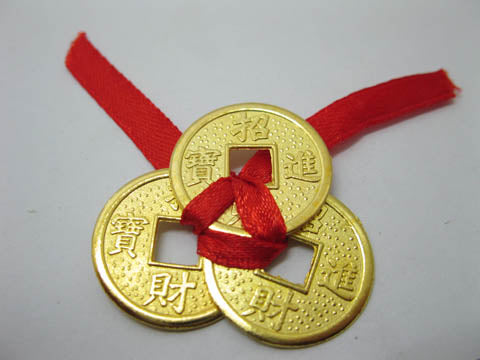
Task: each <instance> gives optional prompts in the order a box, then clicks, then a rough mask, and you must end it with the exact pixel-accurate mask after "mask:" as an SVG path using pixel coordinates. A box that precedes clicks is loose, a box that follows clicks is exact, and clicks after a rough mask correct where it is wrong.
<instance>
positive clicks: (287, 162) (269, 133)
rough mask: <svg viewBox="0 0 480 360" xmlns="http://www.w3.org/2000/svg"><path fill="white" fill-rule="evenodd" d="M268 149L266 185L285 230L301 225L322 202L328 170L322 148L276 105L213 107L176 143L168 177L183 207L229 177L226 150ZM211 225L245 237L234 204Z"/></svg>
mask: <svg viewBox="0 0 480 360" xmlns="http://www.w3.org/2000/svg"><path fill="white" fill-rule="evenodd" d="M242 149H248V150H252V149H253V150H257V149H258V150H268V151H269V152H270V158H271V163H272V181H271V182H270V183H268V184H267V187H268V188H269V189H270V191H271V193H272V195H273V197H274V198H275V200H276V202H277V204H278V207H279V208H280V211H281V213H282V215H283V218H284V219H285V223H286V226H287V232H291V231H293V230H295V229H296V228H298V227H300V226H302V225H303V224H305V223H306V222H307V221H308V220H309V219H310V218H311V217H313V216H314V215H315V213H316V212H317V211H318V209H319V208H320V206H321V205H322V204H323V202H324V201H325V199H326V197H327V195H328V191H329V188H330V183H331V178H332V169H331V159H330V155H329V153H328V150H327V147H326V146H325V144H324V142H323V140H322V139H321V138H320V136H319V135H318V133H317V132H316V131H315V130H314V129H313V128H312V127H311V126H310V125H309V124H308V123H307V122H306V121H305V120H303V119H302V118H300V117H299V116H297V115H295V114H293V113H291V112H289V111H287V110H284V109H281V108H279V107H276V106H271V105H265V104H255V103H247V104H238V105H231V106H227V107H224V108H221V109H218V110H215V111H213V112H211V113H209V114H207V115H205V116H203V117H202V118H200V119H199V120H198V121H196V122H195V123H193V124H192V126H190V127H189V128H188V129H187V131H186V132H185V133H184V134H183V135H182V137H181V138H180V139H179V141H178V142H177V145H176V146H175V149H174V151H173V154H172V158H171V162H170V177H171V179H172V187H173V191H174V192H175V195H176V197H177V199H178V201H179V203H180V205H181V206H182V207H185V206H186V205H187V204H188V203H189V202H190V201H191V200H192V199H193V198H194V197H195V196H197V195H198V194H200V193H201V192H202V191H203V190H205V189H206V188H207V187H208V186H209V185H210V184H211V183H212V182H214V181H216V180H218V179H219V178H221V177H225V176H229V175H230V160H229V159H230V151H231V150H242ZM210 228H211V229H213V230H217V231H223V232H227V233H232V234H236V235H241V236H248V233H247V232H246V231H245V230H244V229H243V228H242V224H241V221H240V218H239V215H238V213H237V211H236V208H235V205H233V206H231V207H230V208H229V209H227V210H226V211H225V213H224V214H222V216H221V217H220V218H219V219H218V221H217V222H215V223H214V224H212V225H211V226H210Z"/></svg>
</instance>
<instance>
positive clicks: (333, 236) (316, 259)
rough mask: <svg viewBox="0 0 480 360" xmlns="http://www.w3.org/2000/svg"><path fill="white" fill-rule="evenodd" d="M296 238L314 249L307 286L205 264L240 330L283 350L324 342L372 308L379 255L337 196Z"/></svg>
mask: <svg viewBox="0 0 480 360" xmlns="http://www.w3.org/2000/svg"><path fill="white" fill-rule="evenodd" d="M291 238H292V239H294V240H297V241H300V242H302V243H305V244H308V245H310V246H312V247H313V248H314V255H313V259H312V262H311V266H310V270H309V272H308V274H307V276H306V278H305V282H304V283H303V284H295V283H291V282H289V281H287V280H285V279H283V278H281V277H277V276H273V275H271V274H269V273H267V272H265V271H264V270H243V269H237V268H228V267H225V266H220V265H217V264H214V263H212V262H211V261H209V260H207V259H205V260H204V261H205V265H204V267H205V270H204V271H205V274H206V279H207V284H208V288H209V290H210V294H211V295H212V297H213V299H214V301H215V303H216V304H217V305H218V306H219V307H220V309H221V310H222V312H223V313H224V314H225V315H226V316H227V317H228V318H229V319H230V320H232V321H233V322H234V323H235V324H236V325H238V326H239V327H240V328H242V329H243V330H245V331H246V332H247V333H248V334H250V335H253V336H254V337H256V338H257V339H259V340H260V341H263V342H265V343H267V344H270V345H274V346H280V347H292V346H293V347H295V346H297V347H298V346H305V345H309V344H313V343H316V342H319V341H321V340H323V339H325V338H327V337H330V336H332V335H334V334H336V333H338V332H339V331H340V330H342V329H343V328H345V327H346V326H347V325H348V324H349V323H350V322H352V321H353V319H354V318H355V317H356V316H357V315H358V314H359V312H360V311H361V310H362V308H363V306H364V305H365V304H366V301H367V298H368V295H369V293H370V288H371V286H372V282H373V256H372V252H371V249H370V245H369V242H368V239H367V235H366V234H365V232H364V230H363V228H362V225H361V223H360V221H359V220H358V219H357V218H356V217H355V215H354V214H352V213H351V212H350V210H348V209H347V208H346V207H345V205H343V204H342V203H340V202H339V201H338V200H336V199H335V198H334V197H332V196H328V198H327V201H326V203H325V204H324V205H323V206H322V208H321V211H320V213H319V214H318V215H317V216H315V217H314V218H313V219H312V220H311V221H310V222H309V223H307V224H306V225H305V226H304V227H303V228H302V229H301V230H300V231H299V232H296V233H294V234H293V235H291Z"/></svg>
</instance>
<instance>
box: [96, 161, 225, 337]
mask: <svg viewBox="0 0 480 360" xmlns="http://www.w3.org/2000/svg"><path fill="white" fill-rule="evenodd" d="M180 216H181V210H180V209H179V206H178V204H177V202H176V200H175V197H174V196H173V192H172V190H171V187H170V180H169V178H168V170H159V171H154V172H151V173H148V174H146V175H143V176H141V177H139V178H137V179H135V180H133V181H131V182H130V183H128V184H127V185H125V186H124V187H122V188H121V189H120V190H119V191H118V192H117V193H116V194H115V195H113V197H112V198H111V199H110V200H109V201H108V202H107V204H106V205H105V207H104V209H103V211H102V212H101V214H100V216H99V218H98V221H97V224H96V226H95V231H94V233H93V239H92V256H93V263H94V266H95V270H96V272H97V275H98V278H99V279H100V282H101V283H102V285H103V287H104V289H105V291H106V292H107V293H108V294H109V295H110V296H111V297H112V299H113V300H114V301H115V302H116V303H117V304H118V305H119V306H120V307H121V308H122V309H124V310H125V311H126V312H127V313H129V314H130V315H132V316H133V317H135V318H136V319H138V320H140V321H143V322H145V323H147V324H149V325H153V326H158V327H162V328H165V329H171V330H188V329H193V328H197V327H200V326H205V325H208V324H210V323H212V322H214V321H216V320H218V319H219V318H220V317H221V312H220V310H219V309H218V308H217V306H216V305H215V304H214V302H213V300H212V298H211V297H210V295H209V292H208V289H207V285H206V283H205V276H204V273H203V271H202V268H203V260H202V259H199V262H198V264H197V265H194V266H188V265H178V264H170V263H161V262H157V261H155V254H154V251H155V239H156V237H157V232H160V231H162V222H179V221H180Z"/></svg>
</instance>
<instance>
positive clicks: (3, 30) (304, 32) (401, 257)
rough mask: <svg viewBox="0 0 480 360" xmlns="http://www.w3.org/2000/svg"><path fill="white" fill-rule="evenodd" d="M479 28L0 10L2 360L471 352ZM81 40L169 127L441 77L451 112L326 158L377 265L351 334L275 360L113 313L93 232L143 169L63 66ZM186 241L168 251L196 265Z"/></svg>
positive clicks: (296, 108)
mask: <svg viewBox="0 0 480 360" xmlns="http://www.w3.org/2000/svg"><path fill="white" fill-rule="evenodd" d="M479 18H480V2H478V1H457V2H455V1H450V2H444V1H419V2H414V1H397V2H388V1H351V2H341V3H340V2H333V1H323V2H320V1H303V2H300V1H298V2H296V3H294V2H289V3H287V2H282V1H241V2H240V1H238V2H229V1H205V2H188V1H158V0H156V1H150V2H133V1H131V2H119V1H103V2H100V1H80V0H77V1H56V2H54V1H30V2H28V1H6V0H3V1H1V2H0V44H1V48H0V65H1V66H0V79H1V80H0V121H1V125H2V127H1V131H0V137H1V138H0V157H1V160H0V166H1V168H0V169H1V174H2V176H1V177H0V191H1V198H2V201H1V206H0V211H1V214H0V215H1V216H0V221H1V227H0V230H1V245H0V248H1V261H0V274H1V278H0V289H1V292H2V295H1V297H0V358H1V359H29V358H36V359H84V358H92V359H95V358H104V359H105V358H112V359H145V358H187V357H191V358H195V359H263V358H267V357H275V358H278V359H286V358H291V357H292V356H294V357H300V356H301V357H302V358H322V359H331V358H334V359H354V358H355V359H372V358H373V359H468V360H472V359H477V358H480V344H479V340H480V310H479V299H480V284H479V275H480V270H479V255H480V241H479V240H480V239H479V237H480V236H479V235H480V234H479V228H480V226H479V222H478V213H479V210H480V206H479V200H480V198H479V186H478V185H479V175H480V167H479V164H480V161H479V160H480V150H479V145H478V143H477V139H478V135H479V132H480V126H479V121H478V116H479V110H480V105H479V103H480V102H479V94H480V77H479V65H480V51H479V34H480V21H479ZM80 30H85V31H87V33H88V35H89V37H90V39H91V40H92V42H93V43H94V44H95V45H96V46H97V47H98V48H99V49H100V50H101V51H102V52H103V54H105V55H106V56H107V57H108V59H109V60H110V61H111V62H112V63H113V64H114V65H115V66H116V67H117V68H118V69H119V70H120V71H121V72H123V73H124V74H125V75H126V76H127V77H128V78H129V79H131V80H132V81H133V83H134V84H135V85H136V86H137V87H138V88H139V89H141V91H143V92H144V93H145V94H146V95H147V96H148V97H149V98H150V99H152V101H153V102H154V103H155V104H156V105H157V106H159V107H160V108H161V109H162V110H163V111H164V112H165V113H166V114H167V115H168V116H170V117H171V118H172V119H173V121H174V122H175V123H176V124H177V125H178V126H179V128H180V129H181V130H185V129H186V128H187V127H188V125H189V124H191V123H192V122H193V121H194V120H195V119H197V118H198V117H199V116H201V115H203V114H204V113H206V112H208V111H210V110H213V109H215V108H218V107H221V106H224V105H228V104H232V103H238V102H245V101H257V102H265V103H271V104H276V105H279V106H282V107H284V108H287V109H290V110H291V111H293V112H296V113H298V114H299V115H301V116H304V117H307V116H309V115H311V114H312V113H314V112H315V111H317V110H318V109H320V108H322V107H324V106H326V105H328V104H329V103H330V102H332V101H334V100H336V99H338V98H341V97H343V96H345V95H347V94H348V93H350V92H352V91H355V90H358V89H361V88H363V87H366V86H371V85H374V84H376V83H379V82H383V81H386V80H389V79H391V78H394V77H399V76H403V75H409V74H413V73H420V72H428V71H433V70H437V69H439V68H441V67H444V68H445V69H447V70H448V71H449V72H450V75H451V77H452V79H453V80H454V81H455V82H456V83H457V84H458V85H459V86H461V87H462V89H463V92H462V93H461V94H460V96H459V97H458V98H457V99H456V100H455V101H454V102H453V103H452V104H450V105H448V106H444V107H440V108H437V109H435V110H433V111H430V112H425V113H422V114H420V115H418V116H415V117H411V118H408V119H406V120H405V121H402V122H398V123H395V124H392V125H391V126H387V127H383V128H381V129H378V130H377V131H375V132H372V133H369V134H367V135H365V136H363V137H360V138H357V139H356V141H353V142H350V143H349V145H348V146H347V147H344V148H342V151H337V152H335V153H334V154H333V155H334V158H333V165H334V181H333V189H332V193H333V194H334V195H336V196H337V197H338V198H340V199H341V200H342V201H343V202H344V203H345V204H347V205H348V206H349V207H350V208H351V209H352V210H353V211H354V212H355V213H356V214H357V215H358V216H359V217H360V218H361V220H362V221H363V224H364V226H365V228H366V230H367V232H368V234H369V236H370V241H371V244H372V247H373V250H374V255H375V264H376V281H375V286H374V289H373V292H372V295H371V298H370V302H369V304H368V306H367V307H366V309H365V311H364V312H363V314H362V315H361V317H360V318H359V319H358V320H357V321H356V322H355V323H354V324H353V325H352V326H351V327H350V328H349V329H348V330H347V331H345V332H344V333H343V334H341V335H340V336H338V337H335V338H334V339H332V340H330V341H328V342H325V343H323V344H320V345H317V346H314V347H311V348H307V349H302V350H294V351H285V350H279V349H274V348H270V347H267V346H264V345H261V344H259V343H257V342H255V341H253V340H251V339H250V338H248V337H246V336H244V335H243V334H242V332H241V331H239V330H237V329H236V328H235V327H234V326H233V325H232V324H231V323H230V322H229V321H227V320H224V321H221V322H219V323H217V324H215V325H213V326H210V327H207V328H204V329H201V330H198V331H191V332H187V333H180V334H179V333H168V332H163V331H159V330H154V329H151V328H149V327H146V326H143V325H141V324H139V323H137V322H136V321H134V320H132V319H131V318H129V317H127V316H126V315H125V314H124V313H123V312H122V311H120V310H119V309H118V308H117V307H116V306H115V305H114V304H113V303H112V302H111V301H110V299H109V298H108V297H107V296H106V295H105V294H104V293H103V291H102V289H101V287H100V285H99V282H98V281H97V279H96V277H95V274H94V270H93V266H92V263H91V259H90V251H91V250H90V238H91V233H92V230H93V226H94V224H95V221H96V217H97V215H98V213H99V212H100V210H101V209H102V207H103V205H104V203H105V202H106V201H107V200H108V199H109V197H110V196H111V195H112V194H113V193H114V192H115V191H116V190H117V189H118V188H119V187H120V186H122V185H123V184H125V183H126V182H127V181H129V180H131V179H133V178H135V177H137V176H139V175H141V174H143V173H145V172H147V171H150V170H151V166H150V164H149V163H148V162H147V161H146V160H145V158H144V157H143V155H142V154H141V153H140V152H139V151H138V150H137V149H136V148H135V146H134V145H133V144H132V143H131V141H130V140H129V139H128V138H127V136H126V135H125V134H124V133H123V132H122V131H121V130H120V129H119V128H118V127H117V126H116V125H115V123H114V122H113V121H112V120H111V119H110V118H109V117H108V116H107V115H106V114H105V113H104V112H103V110H102V109H101V108H100V107H99V106H98V105H97V104H96V103H95V102H94V101H93V100H92V99H91V98H90V96H88V95H87V93H86V92H85V91H84V90H83V89H82V88H81V87H80V86H79V85H78V84H77V82H76V81H74V79H73V78H72V76H71V75H70V74H69V73H68V72H67V70H66V69H65V67H64V63H63V62H64V57H65V54H66V51H67V49H68V46H69V43H70V41H71V40H73V39H74V37H75V36H76V33H77V32H78V31H80ZM170 235H171V236H170V238H172V239H175V236H174V235H173V234H170ZM183 237H185V241H178V246H177V247H175V250H173V249H171V248H172V246H170V250H169V251H173V253H171V254H173V255H172V256H173V257H175V256H177V255H178V254H180V253H182V252H183V253H193V251H194V248H195V245H194V240H193V237H192V236H186V235H182V239H183ZM166 243H170V244H171V243H172V241H166ZM175 251H177V253H176V254H177V255H175ZM295 252H296V253H298V254H300V255H298V254H297V255H298V256H300V258H301V256H302V255H301V253H302V252H301V251H294V253H295ZM297 255H295V256H293V255H292V256H291V257H289V258H290V259H296V256H297ZM178 256H180V255H178ZM190 258H191V257H190ZM287 258H288V257H287ZM285 262H286V263H287V264H286V265H285V266H290V267H289V268H288V269H287V270H286V272H287V273H289V274H291V275H292V277H295V276H297V277H298V276H300V278H301V277H302V276H303V275H304V273H302V271H305V270H304V269H305V266H298V267H297V266H295V263H293V265H292V262H291V261H285ZM288 264H289V265H288ZM284 270H285V269H284Z"/></svg>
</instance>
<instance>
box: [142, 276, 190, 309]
mask: <svg viewBox="0 0 480 360" xmlns="http://www.w3.org/2000/svg"><path fill="white" fill-rule="evenodd" d="M171 280H172V275H170V274H167V273H163V274H156V275H153V276H152V285H151V287H150V297H149V298H148V299H147V301H145V303H144V304H143V305H144V306H146V305H149V304H151V303H152V302H153V301H154V300H155V299H156V298H158V300H159V301H160V304H161V305H162V306H167V304H168V303H172V306H173V310H175V312H176V313H177V314H181V313H182V312H183V310H184V309H185V300H186V295H187V290H188V289H195V288H196V286H197V284H196V283H195V282H188V272H183V273H182V283H181V284H172V283H171ZM170 289H178V290H176V291H175V292H174V293H173V294H172V295H170V296H168V295H169V290H170ZM167 296H168V297H167ZM177 298H179V301H178V303H177V304H176V305H175V304H174V302H175V300H176V299H177Z"/></svg>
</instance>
